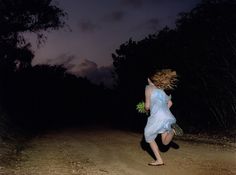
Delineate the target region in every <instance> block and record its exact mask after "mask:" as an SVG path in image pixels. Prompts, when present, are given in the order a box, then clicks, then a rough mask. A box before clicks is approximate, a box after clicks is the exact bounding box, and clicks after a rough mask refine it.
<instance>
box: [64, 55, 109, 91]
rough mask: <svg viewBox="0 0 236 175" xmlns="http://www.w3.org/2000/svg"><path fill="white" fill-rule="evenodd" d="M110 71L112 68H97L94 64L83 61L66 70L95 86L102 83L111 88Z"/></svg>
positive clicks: (89, 61)
mask: <svg viewBox="0 0 236 175" xmlns="http://www.w3.org/2000/svg"><path fill="white" fill-rule="evenodd" d="M112 70H113V67H112V66H102V67H98V66H97V64H96V63H95V62H93V61H91V60H88V59H84V60H82V62H81V63H80V64H76V65H74V66H73V67H71V68H70V69H68V72H70V73H72V74H74V75H76V76H78V77H87V78H88V79H89V80H91V82H93V83H95V84H100V83H101V82H103V83H104V85H105V86H107V87H112V84H113V79H112V73H111V72H112Z"/></svg>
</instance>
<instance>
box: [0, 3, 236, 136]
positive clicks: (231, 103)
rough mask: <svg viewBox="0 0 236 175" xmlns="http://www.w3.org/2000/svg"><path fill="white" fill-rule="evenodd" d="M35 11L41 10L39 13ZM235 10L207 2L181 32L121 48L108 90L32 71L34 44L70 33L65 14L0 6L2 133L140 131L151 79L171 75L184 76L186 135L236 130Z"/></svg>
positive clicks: (46, 70) (52, 71)
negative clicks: (104, 127) (28, 37)
mask: <svg viewBox="0 0 236 175" xmlns="http://www.w3.org/2000/svg"><path fill="white" fill-rule="evenodd" d="M35 4H36V5H35ZM235 11H236V4H235V2H234V1H230V0H214V1H212V0H207V1H202V2H201V3H200V4H199V5H198V6H197V7H196V8H194V9H193V10H191V11H190V12H188V13H182V14H180V15H179V18H178V20H177V21H176V28H175V29H169V28H168V27H166V28H164V29H162V30H161V31H159V32H158V33H157V34H154V35H149V36H148V37H147V38H145V39H143V40H141V41H133V40H132V39H130V40H129V41H128V42H126V43H124V44H122V45H121V46H120V48H118V49H117V50H116V53H114V54H113V55H112V57H113V65H114V72H113V73H114V80H115V86H114V88H113V89H107V88H105V87H104V86H102V85H95V84H92V83H91V82H90V81H89V80H88V79H86V78H81V77H76V76H74V75H72V74H69V73H68V72H67V70H66V69H65V68H63V65H61V66H50V65H37V66H32V65H31V61H32V59H33V57H34V54H33V51H32V50H31V47H30V43H28V42H27V41H25V39H24V37H23V35H22V33H24V32H33V33H36V34H37V35H38V42H39V44H40V43H42V42H43V41H44V38H45V36H44V35H43V31H48V30H55V29H59V28H61V27H64V26H65V23H64V20H65V17H66V13H65V12H63V10H61V9H59V8H58V7H56V6H55V5H52V1H51V0H44V1H42V0H34V1H26V0H24V1H23V0H14V1H7V0H6V1H5V0H0V14H1V15H0V16H1V18H0V24H1V26H2V27H1V28H0V47H1V50H0V123H1V125H0V129H1V130H0V133H1V135H3V134H2V133H4V132H6V131H8V128H9V127H12V125H13V124H15V125H18V126H21V127H22V128H25V129H27V130H29V131H33V130H36V131H38V130H42V129H47V128H52V127H62V126H63V127H64V126H67V125H69V126H71V125H73V126H81V125H85V124H91V123H92V124H98V123H99V122H100V123H104V122H105V123H107V124H109V125H112V126H117V127H125V128H130V129H134V130H136V131H143V127H144V125H145V124H146V119H147V118H146V117H145V116H142V115H141V114H138V113H137V111H136V104H137V103H138V102H140V101H141V100H144V88H145V85H146V84H147V75H148V74H149V72H150V71H152V70H153V69H163V68H171V69H174V70H176V71H177V73H178V75H179V83H178V87H177V88H176V90H175V91H172V92H168V93H171V94H172V98H173V102H174V105H173V108H172V111H173V113H174V115H175V116H176V118H177V120H178V123H179V124H180V125H181V126H182V127H183V128H184V130H185V131H186V132H199V131H209V130H213V129H214V130H216V129H219V131H222V130H229V129H235V126H236V125H235V121H236V88H235V86H236V82H235V81H236V77H235V76H236V72H235V71H236V69H235V67H236V62H235V61H236V59H235V57H236V52H235V48H236V47H235V46H236V45H235V44H236V43H235V42H236V38H235V37H236V33H235V31H236V29H235V28H236V13H235Z"/></svg>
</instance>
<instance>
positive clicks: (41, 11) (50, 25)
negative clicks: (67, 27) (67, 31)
mask: <svg viewBox="0 0 236 175" xmlns="http://www.w3.org/2000/svg"><path fill="white" fill-rule="evenodd" d="M0 16H1V17H0V26H1V28H0V48H1V51H0V65H1V69H3V68H4V70H6V66H7V67H8V68H9V69H10V70H12V69H13V70H14V69H16V68H24V67H27V66H30V64H31V61H32V59H33V56H34V54H33V51H32V50H31V49H30V43H27V42H26V40H25V38H24V36H23V34H24V32H33V33H36V34H37V36H38V40H39V42H41V41H43V39H44V38H45V35H44V34H43V32H44V31H49V30H54V29H59V28H60V27H63V26H64V24H65V22H64V17H65V16H66V13H65V12H64V11H63V10H62V9H60V8H58V7H57V6H56V5H54V4H53V1H52V0H0Z"/></svg>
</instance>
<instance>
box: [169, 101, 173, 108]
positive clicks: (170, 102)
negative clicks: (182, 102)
mask: <svg viewBox="0 0 236 175" xmlns="http://www.w3.org/2000/svg"><path fill="white" fill-rule="evenodd" d="M172 105H173V103H172V101H171V100H169V101H168V108H170V107H171V106H172Z"/></svg>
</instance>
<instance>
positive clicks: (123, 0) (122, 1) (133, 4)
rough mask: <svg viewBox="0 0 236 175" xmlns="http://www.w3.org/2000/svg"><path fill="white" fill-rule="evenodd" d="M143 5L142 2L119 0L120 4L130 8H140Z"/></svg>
mask: <svg viewBox="0 0 236 175" xmlns="http://www.w3.org/2000/svg"><path fill="white" fill-rule="evenodd" d="M143 3H144V0H121V4H123V5H127V6H132V7H141V6H142V5H143Z"/></svg>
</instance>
